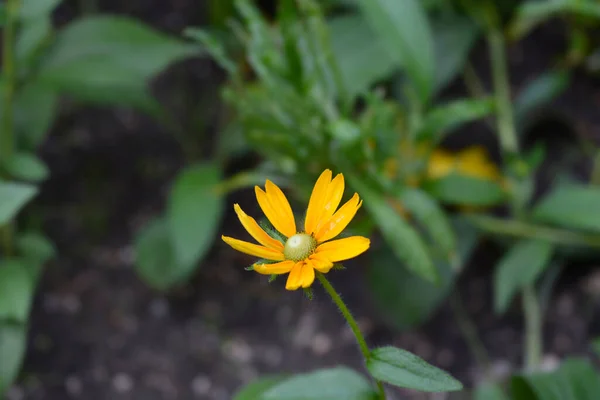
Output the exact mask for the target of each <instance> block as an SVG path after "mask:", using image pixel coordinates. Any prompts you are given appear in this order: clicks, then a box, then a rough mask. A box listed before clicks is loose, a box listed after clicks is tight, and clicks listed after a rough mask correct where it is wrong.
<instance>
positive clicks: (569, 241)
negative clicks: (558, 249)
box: [467, 215, 600, 248]
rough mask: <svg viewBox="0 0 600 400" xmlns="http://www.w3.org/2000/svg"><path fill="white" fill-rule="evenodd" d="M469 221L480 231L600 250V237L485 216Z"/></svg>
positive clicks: (471, 217)
mask: <svg viewBox="0 0 600 400" xmlns="http://www.w3.org/2000/svg"><path fill="white" fill-rule="evenodd" d="M467 220H468V221H470V222H471V223H472V224H474V225H475V226H476V227H478V228H479V229H482V230H484V231H487V232H490V233H494V234H497V235H505V236H513V237H518V238H532V239H543V240H547V241H549V242H552V243H556V244H559V245H570V246H578V247H594V248H600V235H593V234H585V233H578V232H572V231H567V230H563V229H557V228H549V227H547V226H541V225H535V224H530V223H527V222H521V221H518V220H514V219H502V218H495V217H489V216H484V215H477V216H468V217H467Z"/></svg>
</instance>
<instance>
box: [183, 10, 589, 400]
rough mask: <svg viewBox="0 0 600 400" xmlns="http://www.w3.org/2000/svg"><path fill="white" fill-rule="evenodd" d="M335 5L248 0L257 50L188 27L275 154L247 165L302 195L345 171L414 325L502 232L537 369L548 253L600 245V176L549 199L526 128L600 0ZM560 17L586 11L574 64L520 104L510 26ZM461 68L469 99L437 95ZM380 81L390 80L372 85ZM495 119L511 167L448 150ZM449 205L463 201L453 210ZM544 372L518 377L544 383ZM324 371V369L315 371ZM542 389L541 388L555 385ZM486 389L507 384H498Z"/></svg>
mask: <svg viewBox="0 0 600 400" xmlns="http://www.w3.org/2000/svg"><path fill="white" fill-rule="evenodd" d="M331 3H336V4H338V5H340V4H342V6H343V7H342V9H343V10H344V12H343V13H341V14H339V13H338V14H334V15H333V16H331V17H326V16H325V14H324V11H323V9H322V8H321V7H319V5H318V4H317V3H316V2H314V1H309V0H298V1H282V2H280V3H279V10H278V14H277V16H276V24H271V23H269V22H268V21H267V20H266V19H265V18H264V17H263V16H262V15H261V14H260V12H259V11H258V10H257V9H256V8H255V7H253V6H252V5H251V4H250V2H248V1H237V2H236V7H237V11H238V13H239V15H240V16H241V20H240V21H232V22H231V23H230V24H229V26H230V28H231V32H232V33H233V34H234V35H235V37H236V38H237V41H238V42H239V44H240V45H241V48H243V49H244V51H245V54H244V55H243V62H241V61H240V59H239V53H236V51H234V49H233V47H230V41H223V40H221V39H220V38H221V37H222V36H217V35H215V34H213V33H211V32H207V31H202V30H198V29H192V28H190V29H189V30H188V32H187V34H188V36H190V37H193V38H196V39H197V40H199V41H200V42H201V43H203V44H204V45H205V46H206V48H207V49H208V50H209V51H210V52H211V54H212V56H213V58H214V59H215V60H216V61H217V62H219V63H220V65H221V66H222V67H223V68H224V69H225V70H226V71H227V73H228V74H229V78H230V80H229V84H228V85H227V87H226V89H225V90H224V98H225V99H226V101H227V102H228V103H229V104H230V106H231V107H232V109H233V110H234V111H235V113H236V118H235V119H234V121H232V122H231V128H230V129H229V130H227V131H226V132H240V131H241V132H243V140H241V143H242V144H243V145H245V146H247V148H249V149H252V150H254V151H256V152H258V153H259V154H261V155H262V156H263V159H264V162H263V163H262V164H261V165H260V166H259V167H258V168H257V169H255V170H253V171H250V172H245V173H243V174H242V175H240V176H241V177H249V176H262V175H265V174H268V175H269V176H270V177H272V178H273V179H274V180H276V181H279V182H280V183H282V184H284V185H285V184H286V182H294V189H295V190H296V191H297V195H298V196H297V197H298V198H299V199H303V200H306V199H307V198H308V186H307V185H308V184H307V182H310V181H312V180H313V179H314V178H315V176H316V174H317V173H318V172H319V171H321V170H323V169H325V168H329V167H334V168H336V169H339V170H341V171H343V172H344V174H345V176H346V177H347V181H348V183H349V185H350V186H352V188H353V189H354V190H356V191H357V192H359V193H360V195H361V196H362V198H363V199H364V201H365V204H364V205H365V209H366V211H367V213H366V214H363V215H361V217H362V222H363V224H361V230H360V233H361V234H365V235H367V234H370V233H373V232H379V233H381V235H382V236H383V238H384V239H385V241H386V244H385V245H383V246H381V247H380V248H379V249H376V250H375V251H373V252H372V253H371V260H372V261H371V263H372V267H371V268H370V269H369V272H368V277H369V279H368V282H369V285H370V286H371V288H372V292H373V295H374V297H375V299H376V300H377V302H378V303H379V304H380V305H381V307H382V309H383V311H384V313H385V314H386V315H387V316H388V319H389V320H390V321H391V322H392V323H394V324H395V325H397V326H398V327H400V328H410V327H412V326H414V325H415V324H418V323H420V322H422V321H423V320H424V319H425V318H427V316H428V315H430V314H431V312H432V311H433V310H435V309H436V308H437V306H438V305H439V304H440V302H441V301H442V300H443V299H444V298H446V297H447V296H448V295H450V293H451V292H452V288H453V283H454V281H455V279H456V277H457V275H458V274H459V273H460V270H461V268H462V266H463V265H464V262H465V260H467V259H468V258H469V254H470V251H471V249H472V248H473V247H474V244H475V243H476V242H477V238H478V237H480V236H481V235H488V236H491V237H492V238H494V239H497V241H498V243H499V244H501V245H502V246H505V247H506V253H505V255H504V256H503V257H502V258H501V260H500V262H499V263H498V265H497V267H496V270H495V275H494V286H495V291H494V300H495V307H496V311H497V312H498V313H502V312H504V311H505V310H506V309H507V308H508V306H509V304H511V302H512V299H513V298H514V297H515V295H517V294H520V295H521V298H522V300H523V312H524V316H525V321H526V332H525V334H524V341H525V348H526V349H527V352H526V353H527V354H526V357H525V366H526V370H527V371H532V373H533V371H538V369H539V361H540V356H541V351H542V342H541V328H542V323H543V304H542V303H541V291H542V288H541V287H540V285H541V286H544V288H543V289H544V290H548V288H549V287H551V285H552V282H553V279H554V278H553V276H555V274H552V273H551V269H550V268H549V267H550V266H552V265H556V264H557V263H562V262H564V260H565V259H568V258H569V257H573V256H574V254H576V253H577V251H580V250H585V251H586V252H588V253H589V252H592V253H593V254H597V251H598V248H599V245H600V242H599V238H600V236H599V235H598V232H597V230H598V223H597V221H596V218H595V217H594V212H593V211H592V210H593V206H592V205H593V204H598V200H600V198H598V192H597V186H595V185H589V184H587V183H581V182H580V183H570V184H568V185H560V186H557V187H555V188H553V190H552V191H551V192H550V193H549V194H548V195H547V196H546V197H544V198H543V199H542V200H539V201H538V200H535V199H534V198H533V193H534V187H535V174H536V171H537V170H538V168H540V165H541V162H542V161H543V159H544V151H543V149H542V148H541V147H539V146H537V147H535V148H534V149H533V150H531V151H523V150H522V149H521V145H520V141H521V139H520V138H521V136H522V134H523V133H524V132H525V131H526V130H527V128H528V127H529V125H530V124H531V122H532V120H533V116H534V112H535V111H536V110H538V109H539V108H541V107H543V106H544V105H545V104H547V103H548V102H549V101H551V100H552V99H553V98H555V97H557V96H559V95H560V94H561V93H562V91H563V90H564V89H565V88H566V87H567V86H568V84H569V78H570V68H571V67H573V66H574V65H577V64H578V62H574V61H573V60H575V59H577V60H582V59H583V58H582V57H581V56H578V57H574V56H573V54H575V53H577V54H584V53H585V54H588V53H587V52H583V53H582V51H581V48H580V47H577V46H578V43H579V44H580V43H582V42H583V39H582V37H585V38H587V36H585V35H584V33H585V32H584V30H582V29H579V26H580V25H578V24H577V22H579V21H580V20H579V19H578V18H583V19H585V24H586V25H585V26H586V27H588V26H589V27H593V26H595V24H596V18H597V15H598V14H597V13H598V8H597V7H598V6H597V5H596V4H595V3H594V2H591V1H589V2H586V1H583V2H576V1H573V2H569V1H564V2H562V1H560V2H559V1H548V2H525V3H524V4H522V5H517V4H513V3H510V4H508V3H507V4H504V5H502V7H501V8H502V9H499V8H498V7H497V6H496V4H495V3H494V2H491V1H483V2H473V1H459V2H450V1H437V2H436V1H434V2H428V3H419V2H416V1H406V2H402V3H399V2H394V1H391V0H376V1H366V0H355V1H344V2H330V3H328V4H331ZM515 7H516V8H515ZM556 15H560V16H565V17H566V18H569V19H570V20H571V21H574V22H575V24H571V25H570V26H571V28H572V29H573V37H575V38H578V39H574V41H573V42H572V43H574V44H573V46H574V47H572V49H571V50H570V52H569V54H568V55H567V58H566V61H567V62H562V63H558V64H557V66H555V67H552V68H551V69H549V70H548V71H545V72H543V73H541V74H540V75H539V76H538V77H537V78H536V79H534V80H532V81H531V82H530V83H529V84H528V85H527V86H526V87H525V88H524V89H522V90H521V91H520V92H519V93H518V94H517V95H516V96H515V101H514V102H513V101H512V96H511V85H510V81H509V74H508V71H507V60H506V53H505V47H506V43H507V39H506V35H505V32H506V31H505V26H508V30H507V31H508V35H509V37H510V38H512V39H515V40H517V39H519V38H520V37H522V36H523V35H524V34H525V33H526V32H528V31H529V30H530V29H531V27H533V26H534V25H536V24H539V23H541V22H543V21H544V20H545V19H547V18H548V17H551V16H556ZM586 29H587V28H586ZM582 35H583V36H582ZM478 38H483V39H485V41H486V43H487V46H488V49H489V55H490V73H491V76H492V87H493V89H492V92H491V94H490V95H488V94H487V93H486V90H485V89H484V85H483V84H482V83H481V81H480V79H479V77H478V75H477V73H476V72H475V70H474V69H473V68H472V67H471V66H470V65H469V63H468V55H469V51H470V49H471V47H472V45H473V44H474V43H475V41H476V40H477V39H478ZM238 48H239V47H236V49H238ZM236 54H237V55H238V56H237V57H236V56H235V55H236ZM245 62H247V64H248V65H249V67H250V69H251V71H252V74H253V75H252V76H251V77H249V76H248V74H247V73H246V70H245V68H244V65H245ZM461 73H462V76H463V78H464V80H465V83H466V84H467V87H468V88H469V91H470V93H471V97H469V98H465V99H459V100H454V101H452V102H449V103H441V104H440V103H438V101H437V99H436V94H437V93H439V92H440V90H441V89H443V88H444V86H445V85H446V84H447V83H448V82H450V81H451V80H452V79H453V78H454V77H456V76H457V75H458V74H461ZM378 83H380V84H381V83H383V87H384V88H386V89H387V92H386V91H384V89H382V88H381V87H380V88H376V89H375V90H372V89H373V87H374V86H375V85H377V84H378ZM490 117H493V118H494V119H495V124H491V122H493V120H491V119H490ZM482 118H487V122H488V124H489V125H490V126H491V127H492V128H493V129H494V130H495V132H496V134H497V138H498V142H499V144H500V147H501V150H502V160H501V168H500V171H498V170H497V169H496V167H495V166H494V165H493V164H490V163H489V161H488V160H487V159H486V157H485V156H484V155H481V152H480V150H478V149H475V150H468V151H467V150H466V151H464V152H463V153H459V154H451V153H446V152H444V151H440V149H439V145H440V143H442V141H443V140H444V139H445V138H446V136H447V134H448V133H450V132H453V131H455V130H456V129H457V128H459V127H460V126H461V125H462V124H463V123H465V122H472V121H475V120H479V119H482ZM224 136H225V137H226V139H224V140H225V141H227V140H230V139H229V138H231V136H228V135H224ZM236 138H238V136H236ZM236 140H237V139H236ZM595 176H596V177H597V176H598V174H595ZM231 179H232V180H231V182H236V183H242V184H240V185H238V184H230V183H228V181H225V183H223V184H221V186H220V187H223V186H225V187H228V188H230V189H237V188H238V187H243V186H244V183H243V182H242V181H243V179H242V178H240V177H239V176H234V177H233V178H231ZM595 181H596V182H597V179H596V180H595ZM245 183H247V184H255V183H256V181H255V180H248V181H246V182H245ZM592 183H594V181H592ZM290 186H291V185H290ZM446 206H458V207H459V211H461V212H460V213H458V214H457V215H455V216H452V217H451V216H450V214H449V212H448V208H447V207H446ZM465 206H466V207H470V208H465ZM495 206H503V207H506V208H507V209H508V210H509V217H507V218H499V217H496V216H494V214H493V213H491V212H488V210H489V207H495ZM473 207H475V209H473ZM399 262H400V263H399ZM399 292H400V293H401V295H400V296H398V295H397V293H399ZM456 299H457V297H456V298H455V300H456ZM452 303H453V304H454V305H455V307H454V308H455V310H456V312H457V318H458V319H459V325H460V326H461V329H462V330H463V331H464V333H465V337H466V339H467V341H468V343H469V345H470V348H471V350H472V352H473V353H474V354H475V356H476V358H477V359H478V360H479V361H480V362H481V363H482V368H483V369H484V370H486V367H485V358H486V357H485V354H484V353H485V349H482V347H481V345H480V343H478V339H477V334H476V332H475V331H474V330H473V329H472V327H471V325H470V323H469V322H468V320H466V321H465V320H464V318H463V317H464V316H461V315H460V314H461V311H460V309H461V307H460V302H459V301H458V300H456V301H454V300H453V302H452ZM461 320H462V322H461ZM577 365H580V364H577ZM564 368H565V370H569V369H570V368H571V367H570V364H569V363H566V364H565V366H564ZM327 373H328V372H327ZM344 373H345V372H344ZM535 373H536V374H539V372H535ZM533 376H537V375H528V374H527V373H526V374H525V375H522V377H521V378H515V379H516V381H518V379H522V380H524V381H527V382H533V380H534V379H535V378H533ZM590 376H592V375H590ZM313 378H314V379H317V380H318V375H317V377H316V378H315V377H313V376H312V375H309V376H308V377H306V378H302V379H313ZM269 382H271V383H273V382H275V381H269ZM303 382H304V381H303ZM257 385H259V386H261V387H262V383H258V384H257ZM519 385H520V384H518V383H517V384H513V388H512V389H511V396H513V397H514V398H525V397H519V396H523V395H522V394H519V393H522V392H523V390H521V389H519V388H518V387H522V386H523V385H521V386H519ZM267 386H269V385H267ZM249 390H251V392H252V393H253V396H258V395H257V393H259V392H257V391H252V390H257V389H249ZM533 391H534V392H535V393H536V394H535V395H536V396H538V398H540V399H545V398H551V397H544V396H547V394H546V395H544V394H543V393H542V392H538V391H537V390H536V389H533ZM260 393H262V392H260ZM527 393H529V394H528V395H531V392H527ZM240 396H241V394H240ZM475 396H476V397H477V398H492V397H491V396H496V398H503V397H504V396H505V395H504V392H503V390H501V389H500V388H499V387H497V386H495V384H493V383H489V382H488V383H486V384H485V385H483V386H482V387H481V388H478V390H477V391H476V393H475ZM482 396H483V397H482ZM485 396H489V397H485ZM240 398H244V397H240ZM255 398H256V397H255Z"/></svg>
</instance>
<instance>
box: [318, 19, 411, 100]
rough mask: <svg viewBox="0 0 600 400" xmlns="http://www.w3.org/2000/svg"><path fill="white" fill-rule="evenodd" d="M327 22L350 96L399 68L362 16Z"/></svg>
mask: <svg viewBox="0 0 600 400" xmlns="http://www.w3.org/2000/svg"><path fill="white" fill-rule="evenodd" d="M328 24H329V32H330V35H331V47H332V51H333V54H334V57H335V60H336V62H337V64H338V66H339V69H340V73H341V75H342V79H343V80H344V84H345V87H346V90H347V91H348V95H349V96H350V97H351V98H354V97H355V96H357V95H359V94H361V93H363V92H365V91H367V90H368V89H369V88H370V87H371V86H372V85H373V84H374V83H376V82H377V81H380V80H382V79H384V78H387V77H389V76H390V75H391V74H392V73H393V72H394V71H395V70H397V69H398V68H399V67H400V65H401V62H400V61H399V60H398V59H397V58H396V59H394V58H393V57H392V56H391V55H390V53H389V52H388V51H387V50H386V48H385V47H384V45H383V43H382V42H381V41H380V40H378V37H377V36H376V34H375V32H373V29H372V28H371V27H370V26H369V25H368V24H367V22H366V21H365V18H364V17H363V16H362V15H357V14H349V15H341V16H337V17H333V18H331V19H330V20H329V21H328Z"/></svg>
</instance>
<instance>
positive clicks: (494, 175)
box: [427, 146, 502, 181]
mask: <svg viewBox="0 0 600 400" xmlns="http://www.w3.org/2000/svg"><path fill="white" fill-rule="evenodd" d="M452 172H455V173H457V174H459V175H463V176H470V177H473V178H480V179H484V180H489V181H500V180H502V174H501V173H500V171H499V169H498V167H497V166H496V164H494V163H493V162H492V160H491V159H490V158H489V156H488V154H487V152H486V151H485V148H484V147H482V146H471V147H467V148H466V149H464V150H461V151H459V152H457V153H456V154H452V153H450V152H448V151H446V150H443V149H439V148H438V149H435V150H434V151H433V152H432V153H431V156H430V158H429V162H428V164H427V177H428V178H429V179H439V178H443V177H444V176H446V175H449V174H450V173H452Z"/></svg>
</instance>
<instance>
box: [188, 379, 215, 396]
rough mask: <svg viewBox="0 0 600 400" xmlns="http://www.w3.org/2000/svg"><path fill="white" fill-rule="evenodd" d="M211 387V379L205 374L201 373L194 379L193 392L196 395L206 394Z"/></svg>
mask: <svg viewBox="0 0 600 400" xmlns="http://www.w3.org/2000/svg"><path fill="white" fill-rule="evenodd" d="M211 387H212V384H211V383H210V379H208V377H206V376H204V375H199V376H197V377H195V378H194V379H193V380H192V392H194V395H196V396H206V395H207V394H208V392H209V391H210V389H211Z"/></svg>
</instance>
